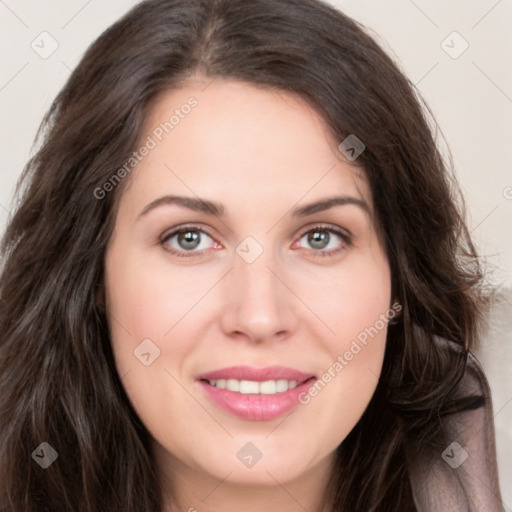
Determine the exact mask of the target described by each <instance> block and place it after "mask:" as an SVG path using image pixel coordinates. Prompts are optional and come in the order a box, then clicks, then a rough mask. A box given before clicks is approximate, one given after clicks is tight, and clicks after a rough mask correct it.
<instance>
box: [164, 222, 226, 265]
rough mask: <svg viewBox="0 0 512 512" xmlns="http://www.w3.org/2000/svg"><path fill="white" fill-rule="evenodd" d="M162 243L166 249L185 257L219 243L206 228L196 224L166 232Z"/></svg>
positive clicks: (195, 254)
mask: <svg viewBox="0 0 512 512" xmlns="http://www.w3.org/2000/svg"><path fill="white" fill-rule="evenodd" d="M160 244H161V245H162V247H163V248H164V249H165V250H167V251H169V252H171V253H173V254H175V255H176V256H180V257H185V258H186V257H191V256H197V255H199V254H202V253H203V251H205V250H206V249H211V248H214V247H215V246H216V245H218V244H217V242H215V240H213V238H212V237H211V236H210V235H209V234H208V233H207V232H206V231H205V230H204V229H201V228H198V227H195V226H186V227H181V228H179V229H175V230H174V231H171V232H170V233H167V234H165V235H164V236H163V237H162V239H161V241H160ZM187 253H188V254H187Z"/></svg>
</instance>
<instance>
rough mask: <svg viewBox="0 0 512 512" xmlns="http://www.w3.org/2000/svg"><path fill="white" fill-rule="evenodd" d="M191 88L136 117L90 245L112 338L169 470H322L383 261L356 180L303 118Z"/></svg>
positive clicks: (355, 371)
mask: <svg viewBox="0 0 512 512" xmlns="http://www.w3.org/2000/svg"><path fill="white" fill-rule="evenodd" d="M206 85H207V84H206V83H200V82H197V83H196V82H192V83H191V85H189V86H187V87H185V88H183V89H180V90H174V91H171V92H169V93H167V94H166V95H164V96H162V97H160V98H159V99H158V100H157V101H156V102H155V103H154V104H153V106H152V109H151V111H150V113H149V115H148V118H147V119H146V123H145V128H144V133H143V135H142V137H141V139H140V146H141V147H142V146H143V145H145V146H146V148H147V150H140V151H138V152H137V155H136V156H134V158H137V165H136V166H135V168H134V169H133V171H131V175H130V176H129V177H126V178H125V179H129V180H130V183H129V186H128V187H127V188H126V190H125V191H124V193H123V195H122V197H121V200H120V204H119V210H118V213H117V218H116V225H115V230H114V233H113V235H112V238H111V240H110V243H109V247H108V250H107V255H106V280H105V289H106V307H107V311H108V315H109V323H110V329H111V336H112V346H113V350H114V355H115V361H116V365H117V370H118V373H119V375H120V377H121V379H122V382H123V385H124V387H125V389H126V392H127V395H128V397H129V399H130V401H131V403H132V404H133V406H134V408H135V410H136V412H137V413H138V415H139V417H140V419H141V420H142V422H143V423H144V425H145V426H146V428H147V429H148V430H149V432H150V433H151V435H152V437H153V440H154V446H155V450H156V454H157V456H158V458H159V460H160V461H161V462H162V463H163V464H164V465H165V467H166V468H167V470H169V471H170V472H171V473H173V474H180V475H186V474H195V475H202V476H203V477H204V478H214V479H215V481H217V482H218V481H220V480H225V481H227V482H231V483H236V484H250V485H257V484H271V485H276V481H279V483H280V484H282V485H286V483H287V482H292V481H297V480H298V479H300V477H302V476H304V475H306V474H308V472H311V471H312V470H313V469H315V470H316V471H320V472H321V470H322V468H323V469H324V470H325V471H327V467H328V465H329V464H330V463H331V462H332V456H333V452H334V450H335V449H336V447H337V446H338V445H339V444H340V443H341V442H342V441H343V439H344V438H345V437H346V436H347V434H348V433H349V432H350V430H351V429H352V428H353V427H354V426H355V424H356V423H357V421H358V420H359V418H360V417H361V415H362V414H363V412H364V410H365V408H366V407H367V405H368V402H369V401H370V398H371V396H372V394H373V392H374V390H375V387H376V385H377V381H378V379H379V375H380V372H381V365H382V361H383V355H384V348H385V340H386V327H387V322H386V314H387V312H388V310H389V308H390V306H391V282H390V270H389V265H388V261H387V258H386V254H385V251H384V249H383V245H382V243H381V240H380V237H379V235H378V233H377V230H376V225H375V223H374V219H373V204H372V198H371V194H370V191H369V187H368V184H367V182H366V179H365V177H364V173H363V172H362V170H361V168H358V167H357V166H356V164H357V161H355V162H349V161H348V160H347V159H345V157H344V156H343V155H342V153H341V152H340V150H339V149H338V144H339V143H340V142H341V141H336V140H333V139H332V137H331V136H330V135H329V133H328V131H327V127H326V125H325V124H324V122H323V121H322V119H321V118H320V117H319V115H317V114H316V112H315V111H314V110H313V109H312V108H310V107H309V106H307V105H306V104H305V103H304V102H303V101H301V100H300V99H298V98H297V97H295V96H293V95H291V94H289V93H285V92H282V91H279V92H278V91H273V92H272V91H269V90H263V89H259V88H256V87H254V86H253V85H249V84H245V83H240V82H234V81H225V80H220V79H217V80H215V81H213V83H211V84H210V85H209V86H206ZM186 105H188V107H187V106H186ZM173 115H174V118H172V119H171V116H173ZM170 119H171V121H169V120H170ZM166 123H167V124H166ZM148 137H149V138H148ZM132 163H133V162H132ZM173 198H175V199H173ZM176 198H178V199H176ZM330 199H335V200H334V201H332V202H330V203H328V202H326V200H330ZM201 201H204V202H201ZM207 202H208V203H207ZM209 203H213V204H214V205H215V206H208V205H209ZM213 372H216V373H213ZM329 377H330V378H329ZM212 381H216V382H212ZM294 386H296V387H295V388H294ZM222 387H224V388H225V389H222ZM237 390H238V391H237Z"/></svg>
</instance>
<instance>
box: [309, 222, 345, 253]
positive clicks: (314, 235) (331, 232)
mask: <svg viewBox="0 0 512 512" xmlns="http://www.w3.org/2000/svg"><path fill="white" fill-rule="evenodd" d="M300 242H302V243H305V244H308V245H309V247H310V248H311V249H314V250H315V251H318V252H336V251H337V250H340V249H342V248H343V246H344V245H346V244H347V243H348V237H347V235H345V234H344V233H341V232H339V231H337V230H335V229H332V228H324V227H317V228H313V229H310V230H309V231H307V232H306V233H304V234H303V235H302V236H301V237H300Z"/></svg>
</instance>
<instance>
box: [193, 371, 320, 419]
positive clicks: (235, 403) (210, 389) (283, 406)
mask: <svg viewBox="0 0 512 512" xmlns="http://www.w3.org/2000/svg"><path fill="white" fill-rule="evenodd" d="M315 381H316V379H310V380H308V381H306V382H304V383H303V384H300V385H299V386H297V387H296V388H293V389H289V390H288V391H283V392H281V393H276V394H274V395H263V394H247V395H244V394H242V393H238V392H236V391H229V390H228V389H220V388H217V387H215V386H212V385H210V384H208V383H207V382H204V381H198V382H199V384H200V385H201V387H202V388H203V389H204V392H205V393H206V396H207V397H208V398H209V399H210V400H212V402H214V403H215V404H216V405H218V406H219V407H220V408H222V409H224V410H225V411H227V412H229V413H231V414H234V415H235V416H238V417H239V418H243V419H246V420H256V421H258V420H259V421H264V420H272V419H274V418H279V416H282V415H284V414H286V413H288V412H290V411H291V410H292V409H293V408H294V407H296V406H297V405H298V404H299V403H300V402H299V395H300V394H301V393H305V392H307V390H308V389H309V388H310V387H311V386H312V385H313V384H314V383H315Z"/></svg>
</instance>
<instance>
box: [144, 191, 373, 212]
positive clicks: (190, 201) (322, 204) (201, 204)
mask: <svg viewBox="0 0 512 512" xmlns="http://www.w3.org/2000/svg"><path fill="white" fill-rule="evenodd" d="M164 205H178V206H181V207H183V208H187V209H188V210H192V211H196V212H202V213H208V214H211V215H216V216H218V217H223V216H224V214H225V209H224V206H223V205H222V204H221V203H217V202H215V201H209V200H208V199H201V198H194V197H186V196H172V195H171V196H163V197H159V198H158V199H155V200H154V201H151V203H149V204H148V205H146V206H145V207H144V209H143V210H142V211H141V212H140V214H139V215H138V218H141V217H143V216H144V215H146V214H147V213H149V212H150V211H152V210H154V209H156V208H159V207H161V206H164ZM343 205H355V206H358V207H360V208H361V209H363V210H364V211H365V212H367V213H370V207H369V206H368V203H367V202H366V201H365V200H364V199H359V198H357V197H352V196H334V197H328V198H326V199H320V200H319V201H315V202H313V203H310V204H307V205H305V206H301V207H300V208H296V209H295V210H293V211H292V215H293V217H306V216H308V215H312V214H314V213H318V212H323V211H325V210H329V209H330V208H333V207H334V206H343Z"/></svg>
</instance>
